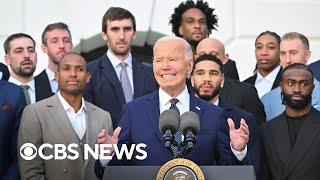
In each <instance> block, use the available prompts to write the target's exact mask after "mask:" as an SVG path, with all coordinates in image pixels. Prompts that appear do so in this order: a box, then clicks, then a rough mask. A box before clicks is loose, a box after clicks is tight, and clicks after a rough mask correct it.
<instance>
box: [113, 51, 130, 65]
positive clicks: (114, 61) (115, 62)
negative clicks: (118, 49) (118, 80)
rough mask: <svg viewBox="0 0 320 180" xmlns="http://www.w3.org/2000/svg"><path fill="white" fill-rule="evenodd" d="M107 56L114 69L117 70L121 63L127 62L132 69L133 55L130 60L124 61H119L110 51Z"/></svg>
mask: <svg viewBox="0 0 320 180" xmlns="http://www.w3.org/2000/svg"><path fill="white" fill-rule="evenodd" d="M107 56H108V58H109V59H110V62H111V64H112V66H113V68H117V67H118V66H119V64H120V63H121V62H126V63H127V65H128V66H129V68H132V56H131V53H130V54H129V56H128V58H127V59H125V60H124V61H121V60H119V59H118V58H117V57H116V56H115V55H114V54H112V53H111V52H110V51H107Z"/></svg>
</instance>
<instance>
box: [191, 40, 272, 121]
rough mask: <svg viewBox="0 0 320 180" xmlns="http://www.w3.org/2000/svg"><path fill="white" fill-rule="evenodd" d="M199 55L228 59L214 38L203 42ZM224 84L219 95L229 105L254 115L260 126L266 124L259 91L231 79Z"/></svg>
mask: <svg viewBox="0 0 320 180" xmlns="http://www.w3.org/2000/svg"><path fill="white" fill-rule="evenodd" d="M196 52H197V55H196V56H201V55H203V54H209V55H214V56H216V57H217V58H218V59H220V60H221V62H224V61H225V60H226V59H228V56H227V55H226V54H225V48H224V45H223V43H222V42H221V41H219V40H218V39H214V38H205V39H203V40H201V42H200V43H199V45H198V46H197V51H196ZM224 77H225V79H224V83H223V87H222V89H221V92H220V93H219V94H220V96H221V97H223V98H224V100H225V101H226V102H228V103H229V104H231V105H233V106H236V107H238V108H241V109H243V110H245V111H247V112H250V113H252V114H253V115H254V117H255V119H256V122H257V124H258V125H261V124H263V123H264V122H265V118H266V115H265V113H264V108H263V104H262V102H261V100H260V99H259V96H258V93H257V90H256V89H255V88H254V86H252V85H251V84H248V83H243V82H239V81H237V80H234V79H231V78H230V77H227V76H224Z"/></svg>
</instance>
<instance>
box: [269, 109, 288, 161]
mask: <svg viewBox="0 0 320 180" xmlns="http://www.w3.org/2000/svg"><path fill="white" fill-rule="evenodd" d="M285 119H286V118H285V114H284V113H282V115H281V116H279V117H278V118H277V119H274V120H273V121H277V124H276V125H275V126H273V127H272V128H273V132H270V136H272V138H273V140H274V142H275V146H276V151H277V152H278V155H279V156H278V157H279V158H280V160H281V162H282V164H283V165H285V164H286V163H287V162H288V157H289V154H290V152H291V142H290V137H289V130H288V125H287V122H286V120H285ZM271 131H272V130H271Z"/></svg>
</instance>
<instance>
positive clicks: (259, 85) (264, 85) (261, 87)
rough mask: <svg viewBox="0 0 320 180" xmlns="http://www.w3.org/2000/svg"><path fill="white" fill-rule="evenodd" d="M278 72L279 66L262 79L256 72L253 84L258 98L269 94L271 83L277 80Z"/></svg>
mask: <svg viewBox="0 0 320 180" xmlns="http://www.w3.org/2000/svg"><path fill="white" fill-rule="evenodd" d="M279 71H280V66H278V67H276V68H275V69H274V70H273V71H271V72H270V73H269V74H268V75H266V76H265V77H263V76H262V75H261V74H260V73H259V71H258V72H257V79H256V82H255V83H254V86H255V87H256V89H257V91H258V96H259V98H260V99H261V97H262V96H263V95H265V94H266V93H267V92H269V91H270V90H271V89H272V86H273V83H274V81H275V80H276V78H277V74H278V72H279Z"/></svg>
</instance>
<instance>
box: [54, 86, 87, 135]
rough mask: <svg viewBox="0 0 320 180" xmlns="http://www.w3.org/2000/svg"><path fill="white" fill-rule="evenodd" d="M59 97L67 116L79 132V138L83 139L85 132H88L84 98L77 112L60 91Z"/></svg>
mask: <svg viewBox="0 0 320 180" xmlns="http://www.w3.org/2000/svg"><path fill="white" fill-rule="evenodd" d="M57 95H58V98H59V100H60V102H61V104H62V106H63V109H64V110H65V111H66V113H67V116H68V118H69V120H70V123H71V125H72V127H73V129H74V131H75V132H76V133H77V135H78V137H79V139H82V137H83V135H84V133H85V132H86V116H87V115H86V114H87V113H86V111H87V109H86V106H85V105H84V99H83V98H82V101H81V107H80V109H79V111H78V112H75V111H74V109H73V108H72V107H71V106H70V104H69V103H68V102H67V101H66V100H65V99H64V98H63V97H62V95H61V93H60V91H58V93H57Z"/></svg>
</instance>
